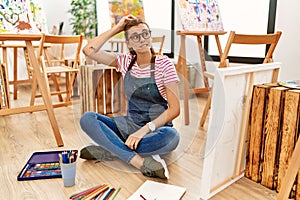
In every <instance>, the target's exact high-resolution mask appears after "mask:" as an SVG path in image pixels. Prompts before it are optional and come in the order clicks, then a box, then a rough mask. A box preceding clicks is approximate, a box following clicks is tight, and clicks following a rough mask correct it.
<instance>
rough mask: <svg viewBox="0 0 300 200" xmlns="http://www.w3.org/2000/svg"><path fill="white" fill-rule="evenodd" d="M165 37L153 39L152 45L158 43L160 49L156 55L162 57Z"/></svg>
mask: <svg viewBox="0 0 300 200" xmlns="http://www.w3.org/2000/svg"><path fill="white" fill-rule="evenodd" d="M165 37H166V36H165V35H162V36H160V37H152V44H153V43H154V44H155V43H158V45H159V47H158V50H157V51H156V53H157V54H158V55H162V50H163V46H164V42H165ZM154 49H156V48H154Z"/></svg>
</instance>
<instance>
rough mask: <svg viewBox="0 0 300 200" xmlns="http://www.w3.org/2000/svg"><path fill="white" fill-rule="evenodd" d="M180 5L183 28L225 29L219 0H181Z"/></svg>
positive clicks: (199, 29)
mask: <svg viewBox="0 0 300 200" xmlns="http://www.w3.org/2000/svg"><path fill="white" fill-rule="evenodd" d="M178 6H179V14H180V19H181V24H182V29H183V30H189V31H223V30H224V29H223V23H222V20H221V15H220V8H219V4H218V2H217V0H179V2H178Z"/></svg>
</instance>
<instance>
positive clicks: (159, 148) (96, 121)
mask: <svg viewBox="0 0 300 200" xmlns="http://www.w3.org/2000/svg"><path fill="white" fill-rule="evenodd" d="M80 125H81V128H82V130H83V131H84V132H86V134H87V135H88V136H89V137H90V138H91V139H92V140H93V141H94V142H96V143H97V144H98V145H99V146H101V147H102V148H104V149H106V150H107V151H109V152H111V153H112V154H114V155H116V156H117V157H118V158H120V159H121V160H123V161H125V162H127V163H128V164H129V163H130V161H131V159H132V158H133V157H134V156H135V155H136V154H139V155H140V156H142V157H145V156H150V155H156V154H159V155H163V154H167V153H169V152H171V151H173V150H174V149H175V148H176V147H177V145H178V143H179V133H178V132H177V130H176V129H175V128H172V127H169V126H162V127H159V128H157V130H155V131H154V132H151V133H148V134H147V135H145V136H144V137H143V139H142V140H141V141H140V143H139V145H138V147H137V149H136V150H134V151H133V150H131V149H130V148H129V147H127V146H126V145H125V141H126V139H127V137H128V136H127V137H126V138H124V137H123V136H122V135H121V134H120V132H119V130H118V128H117V126H116V123H115V121H114V119H113V118H110V117H108V116H105V115H101V114H99V113H96V112H86V113H84V114H83V115H82V117H81V119H80Z"/></svg>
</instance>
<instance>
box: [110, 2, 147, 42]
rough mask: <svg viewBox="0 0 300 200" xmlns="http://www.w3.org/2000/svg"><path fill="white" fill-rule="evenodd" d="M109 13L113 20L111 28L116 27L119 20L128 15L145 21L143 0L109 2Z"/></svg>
mask: <svg viewBox="0 0 300 200" xmlns="http://www.w3.org/2000/svg"><path fill="white" fill-rule="evenodd" d="M108 4H109V11H110V19H111V27H113V26H114V25H116V24H117V23H118V22H119V20H120V19H121V18H122V17H123V16H126V15H129V14H132V15H133V16H135V17H137V18H140V19H142V20H145V15H144V7H143V1H142V0H109V1H108ZM115 37H120V38H123V37H124V36H123V34H118V35H116V36H115Z"/></svg>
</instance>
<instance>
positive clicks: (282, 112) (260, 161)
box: [245, 84, 300, 199]
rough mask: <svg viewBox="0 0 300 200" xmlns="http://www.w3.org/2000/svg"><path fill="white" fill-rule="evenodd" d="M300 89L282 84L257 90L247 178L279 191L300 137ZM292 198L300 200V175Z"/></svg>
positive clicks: (252, 108)
mask: <svg viewBox="0 0 300 200" xmlns="http://www.w3.org/2000/svg"><path fill="white" fill-rule="evenodd" d="M299 118H300V90H296V89H290V88H287V87H282V86H280V85H278V84H264V85H255V86H254V88H253V95H252V102H251V110H250V118H249V127H248V148H247V156H246V169H245V176H246V177H247V178H249V179H251V180H253V181H255V182H258V183H260V184H262V185H263V186H265V187H267V188H270V189H272V190H276V191H277V192H279V190H280V187H281V184H282V181H283V178H284V176H285V172H286V170H287V167H288V164H289V160H290V158H291V155H292V153H293V150H294V147H295V144H296V141H297V139H298V137H299V130H300V126H299ZM290 198H293V199H300V176H299V175H298V178H296V180H295V182H294V185H293V187H292V188H291V192H290Z"/></svg>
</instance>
